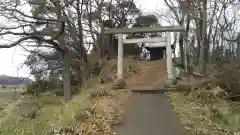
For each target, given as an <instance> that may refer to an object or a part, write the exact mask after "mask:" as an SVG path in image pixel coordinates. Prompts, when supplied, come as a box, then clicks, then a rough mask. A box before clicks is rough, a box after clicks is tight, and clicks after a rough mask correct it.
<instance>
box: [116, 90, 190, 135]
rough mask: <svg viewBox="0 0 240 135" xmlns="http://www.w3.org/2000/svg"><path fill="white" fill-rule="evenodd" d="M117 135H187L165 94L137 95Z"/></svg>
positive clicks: (130, 104)
mask: <svg viewBox="0 0 240 135" xmlns="http://www.w3.org/2000/svg"><path fill="white" fill-rule="evenodd" d="M115 130H116V133H117V135H185V134H184V132H183V126H182V125H181V124H180V121H178V119H177V116H176V114H175V113H174V112H172V106H171V104H170V103H168V99H167V97H166V96H165V95H163V94H159V93H156V94H135V95H134V96H133V98H132V99H131V100H130V103H129V104H128V106H127V107H126V112H125V118H124V123H123V125H122V126H119V127H117V128H116V129H115Z"/></svg>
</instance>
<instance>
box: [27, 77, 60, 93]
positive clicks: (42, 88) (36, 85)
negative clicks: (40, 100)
mask: <svg viewBox="0 0 240 135" xmlns="http://www.w3.org/2000/svg"><path fill="white" fill-rule="evenodd" d="M57 87H58V85H57V83H54V82H49V81H46V80H38V81H35V82H33V83H32V84H30V85H27V93H28V94H33V95H36V96H38V95H39V94H40V93H43V92H46V91H50V90H53V89H56V88H57Z"/></svg>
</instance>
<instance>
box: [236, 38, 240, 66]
mask: <svg viewBox="0 0 240 135" xmlns="http://www.w3.org/2000/svg"><path fill="white" fill-rule="evenodd" d="M236 63H237V64H239V63H240V41H237V49H236Z"/></svg>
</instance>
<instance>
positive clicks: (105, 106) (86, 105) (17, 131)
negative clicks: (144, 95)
mask: <svg viewBox="0 0 240 135" xmlns="http://www.w3.org/2000/svg"><path fill="white" fill-rule="evenodd" d="M130 95H131V93H130V92H126V91H111V90H106V89H104V88H102V89H99V90H85V91H84V92H82V93H80V94H79V95H76V96H75V97H74V98H73V99H72V100H71V101H69V102H67V103H64V102H61V100H59V99H57V98H52V99H51V97H49V96H46V97H40V98H36V99H35V98H34V99H33V98H32V99H28V101H26V102H28V103H29V102H30V100H31V101H33V100H34V102H37V103H38V104H40V106H41V108H40V109H39V110H37V113H36V117H35V118H28V117H23V116H22V114H21V113H22V111H21V109H19V108H16V109H15V111H13V113H12V114H10V115H9V116H8V119H6V120H5V121H4V122H3V123H2V125H1V126H0V129H1V130H0V133H1V134H3V135H55V134H57V133H63V132H64V133H66V132H67V133H70V132H72V134H70V135H75V134H76V133H79V134H81V135H99V133H102V134H104V135H113V134H115V133H114V132H112V131H111V128H112V127H113V126H115V125H117V124H120V123H121V121H122V114H123V105H124V102H125V101H126V100H127V99H128V97H129V96H130ZM25 100H26V99H25ZM39 101H41V102H39ZM23 110H26V108H24V109H23ZM27 110H28V109H27Z"/></svg>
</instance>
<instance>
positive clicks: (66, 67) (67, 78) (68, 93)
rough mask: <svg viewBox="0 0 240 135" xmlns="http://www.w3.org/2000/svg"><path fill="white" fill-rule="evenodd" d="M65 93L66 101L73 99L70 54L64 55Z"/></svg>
mask: <svg viewBox="0 0 240 135" xmlns="http://www.w3.org/2000/svg"><path fill="white" fill-rule="evenodd" d="M63 91H64V99H65V101H67V100H69V99H71V97H72V93H71V72H70V59H69V57H68V54H67V53H66V52H65V53H63Z"/></svg>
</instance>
